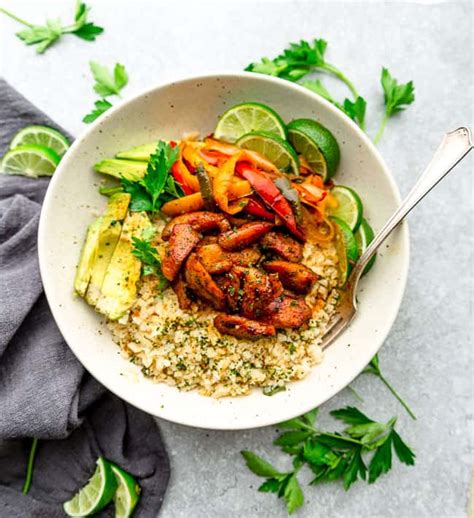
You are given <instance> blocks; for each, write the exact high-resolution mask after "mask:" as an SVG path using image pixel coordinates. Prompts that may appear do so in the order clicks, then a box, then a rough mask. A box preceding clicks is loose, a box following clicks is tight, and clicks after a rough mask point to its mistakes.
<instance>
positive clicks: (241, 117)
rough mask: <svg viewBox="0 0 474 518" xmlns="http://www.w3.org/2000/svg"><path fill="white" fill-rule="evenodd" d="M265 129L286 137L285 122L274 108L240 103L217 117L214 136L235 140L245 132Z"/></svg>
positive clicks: (227, 140) (220, 138) (228, 140)
mask: <svg viewBox="0 0 474 518" xmlns="http://www.w3.org/2000/svg"><path fill="white" fill-rule="evenodd" d="M253 131H265V132H267V133H272V134H273V135H276V136H277V137H280V138H282V139H284V138H286V130H285V123H284V122H283V121H282V119H281V117H280V116H279V115H278V113H276V112H275V111H274V110H272V109H271V108H269V107H268V106H265V105H264V104H260V103H242V104H236V105H235V106H233V107H232V108H229V109H228V110H227V111H226V112H225V113H224V114H223V115H222V116H221V117H220V119H219V122H218V123H217V126H216V129H215V130H214V137H215V138H216V139H219V140H225V141H226V142H236V141H237V140H238V139H239V138H240V137H242V136H243V135H245V134H246V133H251V132H253Z"/></svg>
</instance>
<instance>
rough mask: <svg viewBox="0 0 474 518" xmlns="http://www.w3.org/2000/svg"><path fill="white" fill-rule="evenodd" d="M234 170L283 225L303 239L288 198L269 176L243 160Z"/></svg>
mask: <svg viewBox="0 0 474 518" xmlns="http://www.w3.org/2000/svg"><path fill="white" fill-rule="evenodd" d="M235 172H236V173H237V174H238V175H239V176H242V178H245V179H246V180H247V181H248V182H249V183H250V185H251V186H252V187H253V188H254V189H255V192H256V193H257V194H258V195H259V196H260V197H261V198H262V200H263V201H264V202H265V203H266V204H267V206H268V207H270V208H271V209H272V210H273V211H274V212H275V213H276V214H278V216H280V218H281V219H282V221H283V224H284V225H285V227H287V228H288V230H289V231H290V232H291V233H292V234H293V235H294V236H296V237H297V238H298V239H301V240H302V241H304V240H305V237H304V235H303V233H302V232H301V231H300V230H299V228H298V227H297V225H296V219H295V215H294V214H293V210H292V208H291V205H290V203H289V202H288V200H287V199H286V198H285V197H284V196H283V195H282V193H281V192H280V191H279V189H278V188H277V187H276V185H275V184H274V183H273V182H272V180H271V178H269V177H268V175H266V174H265V173H262V172H260V171H257V170H256V169H253V168H252V167H251V166H249V165H248V164H246V163H245V162H239V163H238V164H237V165H236V168H235Z"/></svg>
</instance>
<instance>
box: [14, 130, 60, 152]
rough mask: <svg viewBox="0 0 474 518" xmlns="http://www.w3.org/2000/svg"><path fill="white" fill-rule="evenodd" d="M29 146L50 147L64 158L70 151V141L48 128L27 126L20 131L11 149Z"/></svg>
mask: <svg viewBox="0 0 474 518" xmlns="http://www.w3.org/2000/svg"><path fill="white" fill-rule="evenodd" d="M27 144H39V145H40V146H45V147H49V148H50V149H52V150H53V151H56V153H57V154H58V155H59V156H63V155H64V153H65V152H66V151H67V150H68V148H69V146H70V143H69V140H68V139H67V138H66V137H65V136H64V135H63V134H62V133H59V131H57V130H55V129H53V128H49V127H48V126H27V127H26V128H23V129H22V130H20V131H19V132H18V133H17V134H16V135H15V136H14V137H13V140H12V141H11V143H10V149H14V148H16V147H18V146H24V145H27Z"/></svg>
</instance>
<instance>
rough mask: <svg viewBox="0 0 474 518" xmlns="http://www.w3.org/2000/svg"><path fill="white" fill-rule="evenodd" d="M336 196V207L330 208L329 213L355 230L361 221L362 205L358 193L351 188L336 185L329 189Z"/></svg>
mask: <svg viewBox="0 0 474 518" xmlns="http://www.w3.org/2000/svg"><path fill="white" fill-rule="evenodd" d="M331 194H332V195H333V196H334V198H336V201H337V207H335V208H331V210H330V215H331V216H336V217H337V218H339V219H341V220H342V221H344V223H347V225H348V226H349V227H350V229H351V230H352V232H355V231H356V230H357V229H358V228H359V225H360V222H361V221H362V213H363V206H362V201H361V199H360V197H359V195H358V194H357V193H356V192H355V191H354V190H353V189H351V188H349V187H345V186H343V185H336V186H335V187H333V188H332V189H331Z"/></svg>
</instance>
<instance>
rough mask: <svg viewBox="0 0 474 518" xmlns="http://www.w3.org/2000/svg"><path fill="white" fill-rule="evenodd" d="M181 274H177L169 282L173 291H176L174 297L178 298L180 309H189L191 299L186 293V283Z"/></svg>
mask: <svg viewBox="0 0 474 518" xmlns="http://www.w3.org/2000/svg"><path fill="white" fill-rule="evenodd" d="M182 275H183V274H181V275H178V277H176V279H175V280H174V281H173V283H172V284H171V287H172V288H173V291H174V292H175V293H176V297H177V298H178V304H179V307H180V308H181V309H189V308H190V307H191V304H192V300H191V298H190V297H189V295H188V292H187V289H186V283H185V282H184V279H183V277H182Z"/></svg>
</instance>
